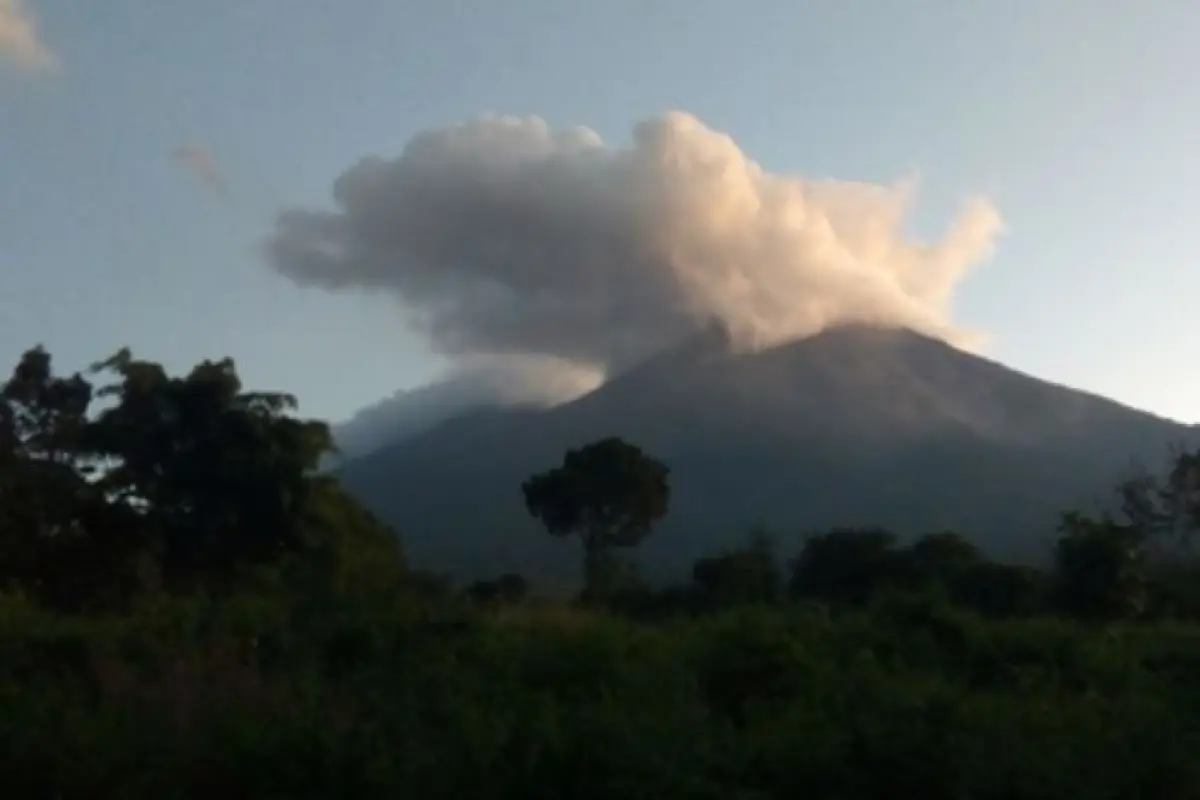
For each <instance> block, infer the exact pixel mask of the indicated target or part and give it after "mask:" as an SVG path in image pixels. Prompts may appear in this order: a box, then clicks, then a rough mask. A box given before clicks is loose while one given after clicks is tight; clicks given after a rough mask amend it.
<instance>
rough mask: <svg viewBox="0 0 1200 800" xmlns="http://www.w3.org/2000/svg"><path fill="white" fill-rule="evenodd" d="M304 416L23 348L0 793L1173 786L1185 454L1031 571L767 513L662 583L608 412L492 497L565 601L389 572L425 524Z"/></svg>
mask: <svg viewBox="0 0 1200 800" xmlns="http://www.w3.org/2000/svg"><path fill="white" fill-rule="evenodd" d="M295 408H296V403H295V400H294V398H292V397H290V396H288V395H286V394H281V393H265V392H251V391H248V390H246V389H245V388H244V387H243V386H242V384H241V381H240V380H239V378H238V375H237V371H236V369H235V366H234V364H233V362H232V361H230V360H223V361H215V362H204V363H201V364H199V365H197V366H196V367H195V368H194V369H192V370H191V371H190V372H188V373H187V374H185V375H181V376H176V375H170V374H169V373H168V372H167V371H166V370H165V369H164V368H163V367H162V366H161V365H159V364H155V363H152V362H148V361H144V360H139V359H137V358H135V357H134V356H133V355H132V354H131V353H129V352H127V351H122V352H120V353H118V354H116V355H115V356H113V357H111V358H109V359H106V360H104V361H101V362H99V363H97V364H96V365H95V366H94V367H93V368H91V369H89V370H87V371H85V372H84V373H81V374H76V375H60V374H58V373H56V371H55V370H54V366H53V363H52V359H51V357H50V354H49V353H47V352H46V351H45V350H43V349H41V348H35V349H33V350H30V351H28V352H26V353H25V354H24V355H23V356H22V357H21V358H20V360H19V362H18V363H17V365H16V367H15V368H14V369H13V371H12V373H11V376H10V377H9V378H8V379H7V380H6V381H5V382H4V384H3V386H2V387H0V591H2V595H0V776H3V777H2V778H0V781H2V785H3V796H5V797H59V798H74V797H80V798H85V797H114V798H118V797H130V798H140V797H156V798H161V797H205V798H208V797H219V796H229V797H329V796H340V797H384V796H389V797H390V796H404V797H416V798H443V797H445V798H449V797H477V798H493V797H494V798H539V797H545V798H568V797H569V798H640V797H645V798H652V797H653V798H663V797H668V798H773V797H780V798H783V797H789V798H790V797H798V796H807V797H822V798H825V797H828V798H877V797H902V796H903V797H921V798H968V797H969V798H1043V797H1044V798H1060V797H1072V798H1134V797H1138V798H1193V797H1200V761H1197V760H1196V758H1195V754H1196V753H1197V752H1200V726H1198V725H1197V720H1200V583H1198V582H1197V580H1196V578H1197V576H1198V575H1200V570H1198V569H1197V568H1196V563H1195V561H1194V556H1193V553H1192V550H1193V549H1192V541H1191V540H1192V537H1193V535H1194V532H1195V531H1196V530H1197V529H1198V528H1200V455H1198V454H1196V453H1193V452H1190V451H1188V450H1179V451H1176V452H1173V453H1169V454H1165V455H1167V458H1166V459H1165V467H1164V469H1162V470H1161V471H1156V472H1149V473H1146V474H1142V475H1138V476H1134V477H1133V478H1131V480H1129V481H1128V482H1126V483H1124V484H1122V485H1121V486H1119V487H1116V491H1117V492H1118V497H1119V499H1120V504H1119V505H1120V508H1121V511H1120V513H1117V514H1114V515H1113V516H1110V517H1092V516H1087V515H1084V514H1081V513H1077V512H1072V511H1071V510H1069V509H1064V510H1063V511H1064V514H1063V518H1062V524H1061V529H1060V531H1059V537H1060V538H1059V539H1058V540H1057V542H1056V543H1055V544H1054V546H1053V548H1052V549H1053V553H1054V557H1053V560H1052V562H1051V563H1048V564H1046V565H1045V566H1044V567H1043V568H1040V569H1035V568H1031V567H1028V566H1015V565H1006V564H1002V563H997V562H995V561H993V560H991V559H989V558H988V557H987V556H986V555H985V554H984V553H982V552H980V551H979V550H978V549H976V548H975V547H974V546H973V545H972V544H971V543H970V542H969V540H968V538H966V537H965V536H964V535H962V533H963V532H954V531H930V532H929V533H928V534H927V535H925V536H922V537H919V538H916V539H912V538H905V539H901V538H899V537H897V536H895V535H893V534H892V533H891V532H889V531H888V530H885V529H881V528H880V529H877V528H871V529H856V528H844V529H834V530H829V531H820V532H814V533H813V535H812V536H810V537H809V538H808V539H807V540H806V544H805V545H804V546H803V548H802V549H801V550H800V551H799V552H787V553H785V552H779V551H778V548H777V547H776V546H775V544H774V541H773V538H772V535H771V531H766V530H760V531H748V532H746V536H745V542H746V543H745V545H744V546H743V547H741V548H737V549H731V550H729V551H728V552H723V553H713V554H711V555H710V556H709V557H707V558H704V559H701V560H700V561H698V562H697V563H696V564H695V566H694V569H693V571H692V580H691V582H690V583H688V584H686V585H680V586H670V587H662V586H657V585H649V584H647V583H644V582H643V581H642V580H640V579H639V576H638V574H637V571H636V570H635V569H634V568H633V566H632V565H631V560H630V559H629V557H628V556H629V554H630V553H632V552H635V551H636V548H637V546H638V545H639V543H641V542H643V541H644V540H645V539H646V538H647V537H652V536H653V535H654V530H655V526H656V525H657V524H658V523H659V522H661V521H662V520H663V519H665V518H666V517H667V516H668V515H669V514H670V501H671V473H670V466H669V464H666V463H663V462H660V461H659V460H658V459H656V458H655V456H654V454H652V453H648V452H644V451H643V450H642V449H640V448H639V447H638V446H637V444H636V443H633V442H629V441H626V440H624V439H622V438H620V436H619V433H620V432H619V431H618V432H614V433H615V434H616V435H614V436H612V437H609V438H605V439H601V440H598V441H595V442H591V443H581V444H580V446H579V447H577V448H575V449H572V450H570V451H568V452H567V453H565V454H564V455H563V457H562V461H561V463H552V464H546V465H545V469H544V471H542V472H539V473H536V474H534V475H531V476H529V477H528V479H527V480H526V481H525V482H524V483H523V484H521V485H517V486H513V487H511V491H512V492H513V493H514V494H515V495H518V496H520V497H522V498H523V500H524V502H525V505H526V507H527V509H528V511H529V513H530V514H531V515H532V516H533V517H534V518H535V519H537V520H539V521H540V522H541V523H542V524H543V525H544V526H545V528H546V533H545V534H544V535H554V536H561V537H564V538H567V539H571V540H578V545H579V554H580V560H581V562H582V563H583V564H584V567H585V568H584V570H583V574H584V576H585V585H583V586H582V587H580V590H579V591H578V592H577V593H574V592H573V593H572V594H571V595H570V596H563V595H562V594H561V593H558V592H556V593H553V594H551V593H548V592H547V591H545V587H538V586H537V585H530V584H529V583H528V582H527V581H526V580H525V579H524V578H523V577H522V576H520V575H518V574H505V575H497V576H495V578H494V579H493V580H488V581H481V582H475V583H472V584H469V585H460V584H459V583H458V582H456V581H455V580H454V576H443V575H432V574H428V573H426V572H424V571H422V569H421V565H420V564H409V563H407V562H406V559H405V558H404V554H403V542H404V540H405V538H406V537H420V536H421V531H419V530H403V531H398V532H395V531H391V530H389V529H388V528H387V527H386V526H384V525H383V524H381V523H380V522H379V521H378V520H377V519H375V518H374V517H373V516H372V515H371V514H370V513H369V512H368V511H366V510H365V509H364V508H362V507H361V506H360V505H359V504H358V503H357V502H356V500H355V499H354V498H353V497H351V496H350V495H349V494H347V493H346V492H345V491H344V490H343V489H342V488H341V487H340V486H339V484H338V483H337V481H336V480H335V479H334V478H333V477H331V476H329V475H327V474H325V473H322V472H321V471H320V470H319V469H318V465H319V464H320V463H321V460H322V458H323V457H324V456H326V455H328V454H329V453H330V452H331V451H332V449H333V440H332V437H331V435H330V432H329V428H328V426H326V425H325V424H324V423H322V422H319V421H315V420H306V419H301V418H298V417H297V416H296V414H295ZM479 457H480V458H486V457H487V454H486V453H480V454H479ZM801 501H802V498H800V497H798V498H797V502H801ZM462 502H464V503H469V502H470V498H469V497H463V498H462Z"/></svg>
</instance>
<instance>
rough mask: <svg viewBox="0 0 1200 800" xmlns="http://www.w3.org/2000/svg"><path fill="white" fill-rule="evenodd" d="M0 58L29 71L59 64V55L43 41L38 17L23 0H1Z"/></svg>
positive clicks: (44, 70)
mask: <svg viewBox="0 0 1200 800" xmlns="http://www.w3.org/2000/svg"><path fill="white" fill-rule="evenodd" d="M0 60H6V61H9V62H10V63H12V64H13V65H15V66H16V67H17V68H18V69H22V70H25V71H28V72H48V71H52V70H54V69H56V68H57V67H58V57H57V56H56V55H55V54H54V52H53V51H52V50H51V49H50V48H49V47H48V46H47V45H46V44H45V42H43V41H42V39H41V36H40V34H39V32H38V22H37V17H35V16H34V14H33V11H32V9H30V8H29V6H28V5H26V3H25V1H24V0H0Z"/></svg>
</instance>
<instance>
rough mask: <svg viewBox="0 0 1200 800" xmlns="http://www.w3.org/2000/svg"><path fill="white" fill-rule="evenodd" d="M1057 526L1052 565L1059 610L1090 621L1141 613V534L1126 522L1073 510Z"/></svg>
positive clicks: (1144, 574)
mask: <svg viewBox="0 0 1200 800" xmlns="http://www.w3.org/2000/svg"><path fill="white" fill-rule="evenodd" d="M1061 530H1062V532H1063V537H1062V538H1061V539H1060V540H1059V541H1058V545H1057V547H1056V548H1055V553H1054V566H1055V578H1056V584H1057V590H1058V596H1059V602H1060V603H1061V605H1062V607H1063V609H1064V610H1065V611H1067V612H1069V613H1071V614H1073V615H1075V616H1078V617H1080V618H1083V619H1088V620H1093V621H1109V620H1116V619H1128V618H1133V617H1137V616H1140V615H1141V613H1142V612H1143V611H1144V610H1145V606H1146V589H1147V562H1146V552H1145V548H1144V546H1143V543H1144V536H1143V535H1142V534H1141V532H1140V531H1139V530H1138V529H1137V528H1136V527H1135V526H1133V525H1130V524H1126V523H1119V522H1116V521H1114V520H1111V519H1101V520H1093V519H1088V518H1085V517H1083V516H1082V515H1080V514H1077V513H1069V514H1066V515H1065V516H1064V517H1063V521H1062V525H1061Z"/></svg>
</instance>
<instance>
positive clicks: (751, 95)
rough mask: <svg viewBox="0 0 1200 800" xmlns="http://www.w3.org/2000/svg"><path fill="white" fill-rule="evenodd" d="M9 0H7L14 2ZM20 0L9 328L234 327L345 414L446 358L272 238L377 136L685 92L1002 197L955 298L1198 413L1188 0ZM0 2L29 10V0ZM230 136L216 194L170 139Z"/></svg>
mask: <svg viewBox="0 0 1200 800" xmlns="http://www.w3.org/2000/svg"><path fill="white" fill-rule="evenodd" d="M19 5H22V4H14V3H13V2H12V0H0V12H2V11H3V10H4V9H5V8H6V7H8V8H16V7H17V6H19ZM23 5H24V7H25V10H26V11H27V12H28V13H30V14H32V15H33V17H35V18H36V21H37V30H36V33H37V36H38V39H39V41H40V44H41V46H42V47H43V48H44V49H43V50H42V51H39V52H40V53H42V54H44V55H46V56H47V58H44V59H40V60H39V59H34V58H31V57H30V55H29V51H28V50H26V51H25V52H24V55H22V54H21V53H16V54H14V47H13V45H12V37H11V36H9V38H8V40H7V41H8V42H9V44H8V45H7V47H8V51H7V58H6V57H5V50H4V48H5V46H6V45H5V42H6V39H5V36H4V30H5V28H4V25H3V22H2V21H0V344H2V345H3V347H4V348H5V349H4V353H6V354H7V356H5V357H7V358H9V359H10V360H11V359H15V357H16V355H17V354H18V353H19V352H20V351H21V350H22V349H23V348H24V347H26V346H28V345H30V344H33V343H35V342H39V341H40V342H44V343H45V344H46V345H47V346H49V347H50V348H51V350H52V351H53V352H54V353H55V354H56V356H57V357H58V358H60V360H61V361H62V363H63V365H64V366H65V367H77V366H80V365H82V364H84V363H86V362H88V361H91V360H94V359H95V358H98V357H100V356H103V355H106V354H108V353H109V352H111V351H113V350H115V349H116V348H118V347H120V346H122V345H126V344H128V345H130V346H132V347H133V348H134V349H135V352H137V353H139V354H140V355H143V356H147V357H151V358H155V359H161V360H163V361H165V362H166V363H168V364H169V365H171V366H172V367H174V368H178V369H182V368H185V367H186V366H187V365H189V364H191V363H194V362H195V361H197V360H199V359H201V358H203V357H207V356H213V357H217V356H222V355H226V354H230V355H233V356H234V357H235V358H236V359H237V361H238V363H239V366H240V367H241V370H242V372H243V375H244V377H245V379H246V380H247V382H248V383H249V384H251V385H252V386H254V387H255V388H282V389H287V390H289V391H293V392H296V393H297V394H299V396H300V398H301V401H302V404H303V408H304V410H305V411H306V412H308V413H311V414H316V415H319V416H324V417H331V418H335V419H336V418H343V417H346V416H348V415H349V414H351V413H352V412H353V411H354V410H355V409H357V408H359V407H360V406H363V405H366V404H369V403H371V402H373V401H375V400H376V399H378V398H379V397H381V396H383V395H386V394H390V393H391V392H393V391H394V390H395V389H397V388H398V387H401V386H408V385H417V384H420V383H423V382H424V381H425V380H426V379H427V378H428V377H429V376H430V375H431V374H432V373H433V372H434V371H435V370H437V368H438V366H439V362H438V360H437V359H435V358H434V357H432V356H431V355H430V354H429V353H428V350H427V348H426V344H425V342H423V341H422V340H421V339H419V338H417V337H414V336H413V335H412V334H411V333H409V332H408V329H407V328H406V327H405V325H404V323H403V321H402V320H401V319H400V317H399V315H398V313H397V310H396V307H395V305H394V303H393V301H391V300H390V299H388V298H386V297H371V296H367V295H364V294H358V295H355V294H348V295H347V294H343V295H331V294H326V293H323V292H321V291H318V290H302V289H299V288H297V287H296V286H295V285H294V284H292V283H291V282H289V281H288V280H286V279H284V278H282V277H280V276H279V275H278V274H276V273H275V272H273V271H271V270H270V269H268V268H267V266H266V265H265V264H264V263H263V261H262V259H261V258H260V256H259V255H258V252H257V249H256V248H257V246H258V244H259V242H260V241H261V240H262V239H263V237H265V236H266V235H267V234H269V233H270V231H271V227H272V224H273V220H274V218H275V215H276V213H277V212H278V211H279V210H280V208H282V207H283V206H289V205H297V204H299V205H324V204H326V203H328V201H329V194H330V186H331V184H332V181H333V180H334V179H335V178H336V177H337V176H338V175H339V174H341V173H342V172H343V171H345V170H346V169H347V168H348V167H349V166H351V165H352V164H354V163H355V162H356V161H357V160H358V159H359V158H361V157H363V156H365V155H368V154H381V155H395V154H397V153H398V152H399V151H400V150H401V148H402V147H403V146H404V144H405V142H406V141H407V140H408V139H409V138H410V137H411V136H412V135H413V134H415V133H417V132H418V131H421V130H423V129H427V128H432V127H439V126H444V125H448V124H452V123H456V122H460V121H463V120H465V119H468V118H470V117H472V116H474V115H476V114H478V113H480V112H488V111H491V112H499V113H512V114H520V115H525V114H537V115H540V116H543V117H545V118H546V119H547V120H549V121H550V122H551V123H553V124H556V125H575V124H584V125H587V126H589V127H592V128H594V129H595V130H597V131H598V132H600V133H601V134H602V135H603V136H604V137H605V138H606V139H608V140H614V141H618V142H619V141H622V140H624V139H626V138H627V137H628V135H629V128H630V126H631V125H632V124H633V123H634V122H636V121H637V120H639V119H642V118H644V117H647V116H650V115H654V114H657V113H659V112H661V111H663V110H665V109H683V110H686V111H689V112H691V113H693V114H696V115H697V116H699V117H700V118H701V119H702V120H704V121H705V122H706V123H707V124H708V125H710V126H712V127H714V128H717V129H720V130H723V131H725V132H727V133H729V134H730V135H732V136H733V137H734V138H735V139H736V140H737V141H738V143H739V144H740V146H741V147H742V148H743V149H744V150H745V151H746V152H747V153H749V154H750V155H751V156H752V157H753V158H755V159H756V160H758V161H759V162H761V163H762V164H763V165H764V166H765V167H766V168H768V169H770V170H772V171H775V172H796V173H802V174H805V175H812V176H817V177H825V176H828V177H835V178H845V179H861V180H870V181H880V182H890V181H892V180H895V179H898V178H901V177H904V176H905V175H908V174H911V173H913V172H918V173H920V175H921V176H922V191H921V195H920V198H919V206H918V209H917V213H916V215H915V217H914V219H913V226H914V227H915V228H916V229H917V230H918V231H921V232H923V233H924V232H928V233H929V234H933V233H936V232H937V231H938V230H939V229H940V227H941V226H943V225H944V224H945V223H946V222H948V221H949V219H950V218H951V216H952V215H953V211H954V209H955V208H956V207H957V206H958V204H959V202H960V201H961V200H962V199H963V197H965V196H967V195H970V194H974V193H978V192H982V193H984V194H986V195H988V196H989V197H990V198H991V199H992V200H993V201H994V202H995V204H996V205H997V206H998V207H999V209H1000V211H1001V213H1002V214H1003V215H1004V218H1005V221H1006V226H1007V232H1006V234H1005V235H1004V237H1003V238H1002V239H1001V240H1000V242H999V247H998V250H997V253H996V256H995V258H993V259H992V260H991V261H990V262H989V263H987V264H986V265H985V266H984V267H983V268H981V269H980V270H979V271H978V272H977V273H976V274H974V275H973V276H972V277H971V278H969V279H968V280H967V281H966V282H965V283H964V284H963V285H962V287H961V289H960V291H959V293H958V295H957V299H956V303H955V316H956V318H957V319H958V320H959V321H960V322H962V323H963V324H966V325H968V326H970V327H974V328H981V329H984V330H986V331H988V332H989V333H990V334H991V335H992V344H991V345H990V347H989V348H988V350H987V353H988V355H989V356H991V357H993V358H996V359H998V360H1000V361H1003V362H1005V363H1008V364H1010V365H1012V366H1015V367H1017V368H1020V369H1022V370H1025V371H1028V372H1032V373H1033V374H1035V375H1038V376H1041V377H1045V378H1049V379H1052V380H1055V381H1059V382H1063V383H1068V384H1071V385H1075V386H1079V387H1082V388H1086V389H1089V390H1092V391H1096V392H1100V393H1102V394H1107V395H1110V396H1113V397H1115V398H1117V399H1120V400H1122V401H1124V402H1128V403H1131V404H1133V405H1137V406H1140V407H1144V408H1148V409H1152V410H1155V411H1158V412H1160V413H1163V414H1166V415H1169V416H1173V417H1176V418H1180V419H1184V420H1187V421H1196V420H1200V368H1197V366H1196V365H1197V364H1200V333H1198V328H1197V325H1196V308H1197V306H1196V298H1197V297H1200V268H1198V267H1200V245H1198V244H1197V239H1196V236H1195V229H1196V226H1195V220H1196V218H1197V212H1200V189H1198V188H1197V187H1198V186H1200V149H1198V148H1197V146H1196V144H1195V142H1196V141H1197V132H1198V131H1200V90H1198V89H1196V88H1195V85H1194V80H1193V78H1194V75H1195V74H1196V72H1197V70H1198V69H1200V55H1197V54H1196V50H1195V47H1194V42H1195V40H1196V37H1197V35H1200V4H1196V3H1191V2H1184V1H1183V0H1180V1H1179V2H1170V1H1169V0H1143V2H1140V3H1136V4H1135V3H1132V2H1116V1H1115V0H1092V1H1091V2H1089V3H1086V4H1084V3H1068V2H1066V1H1065V0H1005V2H999V1H996V2H971V1H970V0H946V1H945V2H916V1H915V0H914V2H908V3H891V2H884V0H875V1H874V2H866V1H865V0H858V1H857V2H856V1H855V0H840V1H839V2H832V1H831V2H800V3H798V2H788V1H787V0H741V1H740V2H736V3H735V2H732V1H729V2H725V0H706V2H703V3H697V2H685V1H684V0H656V1H655V2H646V1H645V0H641V1H640V2H632V0H630V1H628V2H627V1H626V0H610V1H609V2H604V3H599V2H596V3H586V4H585V3H579V4H572V3H563V2H550V1H549V0H521V2H513V3H497V2H492V1H491V0H476V1H475V2H467V1H466V0H457V2H456V1H454V0H443V2H438V3H433V2H419V3H418V2H396V0H342V2H337V3H334V2H316V1H315V0H313V1H312V2H303V3H302V2H292V1H290V0H206V2H203V3H195V2H185V0H155V1H154V2H149V1H148V0H105V1H104V2H81V0H25V2H24V4H23ZM10 13H11V12H10ZM0 20H2V14H0ZM186 143H196V144H198V145H200V146H203V147H204V148H207V149H208V150H210V151H211V152H212V153H213V154H214V155H215V157H216V158H217V160H218V163H219V166H220V169H221V171H222V174H223V176H224V179H225V181H226V182H227V184H228V193H227V195H225V196H221V195H219V194H217V193H215V192H212V191H208V190H206V187H205V186H203V185H202V184H201V183H200V182H199V181H197V180H195V179H194V176H192V175H189V174H188V173H187V172H186V171H185V170H183V169H181V168H180V166H179V165H178V164H176V163H173V162H172V160H171V158H170V153H171V152H172V150H174V149H175V148H177V147H180V146H181V145H184V144H186Z"/></svg>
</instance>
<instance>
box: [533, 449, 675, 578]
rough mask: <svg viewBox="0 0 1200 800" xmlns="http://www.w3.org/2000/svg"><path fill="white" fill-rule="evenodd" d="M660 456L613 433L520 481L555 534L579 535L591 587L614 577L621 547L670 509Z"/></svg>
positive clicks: (535, 513) (639, 537)
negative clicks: (614, 557)
mask: <svg viewBox="0 0 1200 800" xmlns="http://www.w3.org/2000/svg"><path fill="white" fill-rule="evenodd" d="M668 476H669V470H668V468H667V466H666V465H665V464H663V463H662V462H660V461H658V460H656V459H654V458H652V457H650V456H648V455H646V454H645V453H643V452H642V450H641V449H640V448H638V447H636V446H634V445H632V444H629V443H628V442H625V441H623V440H622V439H619V438H616V437H610V438H607V439H602V440H600V441H597V442H593V443H592V444H589V445H587V446H585V447H581V448H578V449H573V450H569V451H567V454H566V455H565V456H564V458H563V462H562V465H561V466H558V467H556V468H554V469H551V470H548V471H546V472H542V473H539V474H537V475H534V476H532V477H530V478H529V479H528V480H526V481H525V482H524V483H523V484H522V485H521V489H522V492H523V494H524V496H525V505H526V507H527V508H528V509H529V513H530V514H532V515H533V516H534V517H536V518H537V519H539V520H541V522H542V524H543V525H545V527H546V530H547V531H549V532H550V534H551V535H554V536H579V537H580V539H581V540H582V542H583V552H584V571H585V579H586V583H587V587H588V589H589V591H593V592H595V591H600V590H602V588H603V585H604V584H605V582H606V580H607V579H608V578H611V577H612V571H613V564H612V563H611V556H612V555H613V551H614V550H615V549H617V548H627V547H633V546H635V545H637V544H638V543H639V542H640V541H641V540H642V539H643V538H645V537H646V536H647V535H648V534H649V533H650V530H651V529H652V527H653V526H654V523H656V522H657V521H659V520H660V519H662V518H663V517H664V516H666V514H667V510H668V507H669V505H670V498H671V488H670V484H669V482H668Z"/></svg>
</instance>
